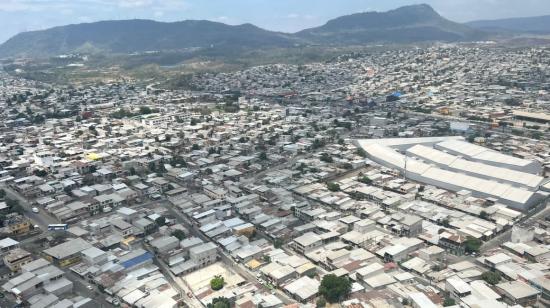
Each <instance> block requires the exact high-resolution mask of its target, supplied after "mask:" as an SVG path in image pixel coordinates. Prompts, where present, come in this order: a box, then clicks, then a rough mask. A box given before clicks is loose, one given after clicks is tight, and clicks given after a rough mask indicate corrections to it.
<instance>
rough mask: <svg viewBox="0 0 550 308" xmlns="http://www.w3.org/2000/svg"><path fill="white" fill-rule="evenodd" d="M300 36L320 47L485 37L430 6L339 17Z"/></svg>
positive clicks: (299, 35) (303, 32) (414, 6)
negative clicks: (321, 45)
mask: <svg viewBox="0 0 550 308" xmlns="http://www.w3.org/2000/svg"><path fill="white" fill-rule="evenodd" d="M296 36H298V37H300V38H302V39H306V40H309V41H312V42H316V43H320V44H326V43H330V44H362V43H367V42H388V43H412V42H421V41H468V40H478V39H482V38H483V37H484V36H485V34H484V33H483V32H482V31H479V30H474V29H472V28H470V27H468V26H466V25H462V24H459V23H455V22H452V21H450V20H447V19H445V18H443V17H441V16H440V15H439V14H438V13H437V12H436V11H434V9H433V8H432V7H430V6H429V5H427V4H420V5H410V6H404V7H401V8H398V9H395V10H391V11H388V12H367V13H358V14H353V15H348V16H343V17H339V18H336V19H333V20H330V21H329V22H327V23H326V24H325V25H323V26H321V27H317V28H313V29H306V30H303V31H301V32H298V33H297V34H296Z"/></svg>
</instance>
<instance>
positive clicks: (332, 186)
mask: <svg viewBox="0 0 550 308" xmlns="http://www.w3.org/2000/svg"><path fill="white" fill-rule="evenodd" d="M327 188H328V190H330V191H334V192H336V191H340V185H338V184H336V183H333V182H329V183H327Z"/></svg>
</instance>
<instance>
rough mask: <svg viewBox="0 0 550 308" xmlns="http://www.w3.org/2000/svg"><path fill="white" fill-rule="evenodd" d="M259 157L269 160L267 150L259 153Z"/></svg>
mask: <svg viewBox="0 0 550 308" xmlns="http://www.w3.org/2000/svg"><path fill="white" fill-rule="evenodd" d="M258 159H260V160H267V154H266V153H265V152H261V153H260V154H259V155H258Z"/></svg>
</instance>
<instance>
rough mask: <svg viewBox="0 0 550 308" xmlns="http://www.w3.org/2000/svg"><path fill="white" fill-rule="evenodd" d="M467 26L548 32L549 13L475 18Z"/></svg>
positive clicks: (490, 29)
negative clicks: (483, 18)
mask: <svg viewBox="0 0 550 308" xmlns="http://www.w3.org/2000/svg"><path fill="white" fill-rule="evenodd" d="M467 25H468V26H470V27H472V28H476V29H479V30H483V31H491V32H515V33H531V34H550V15H547V16H537V17H521V18H507V19H496V20H477V21H471V22H469V23H467Z"/></svg>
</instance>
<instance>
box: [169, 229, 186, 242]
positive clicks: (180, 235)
mask: <svg viewBox="0 0 550 308" xmlns="http://www.w3.org/2000/svg"><path fill="white" fill-rule="evenodd" d="M172 236H175V237H177V238H178V240H180V241H181V240H183V239H185V232H183V231H182V230H180V229H177V230H174V232H172Z"/></svg>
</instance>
